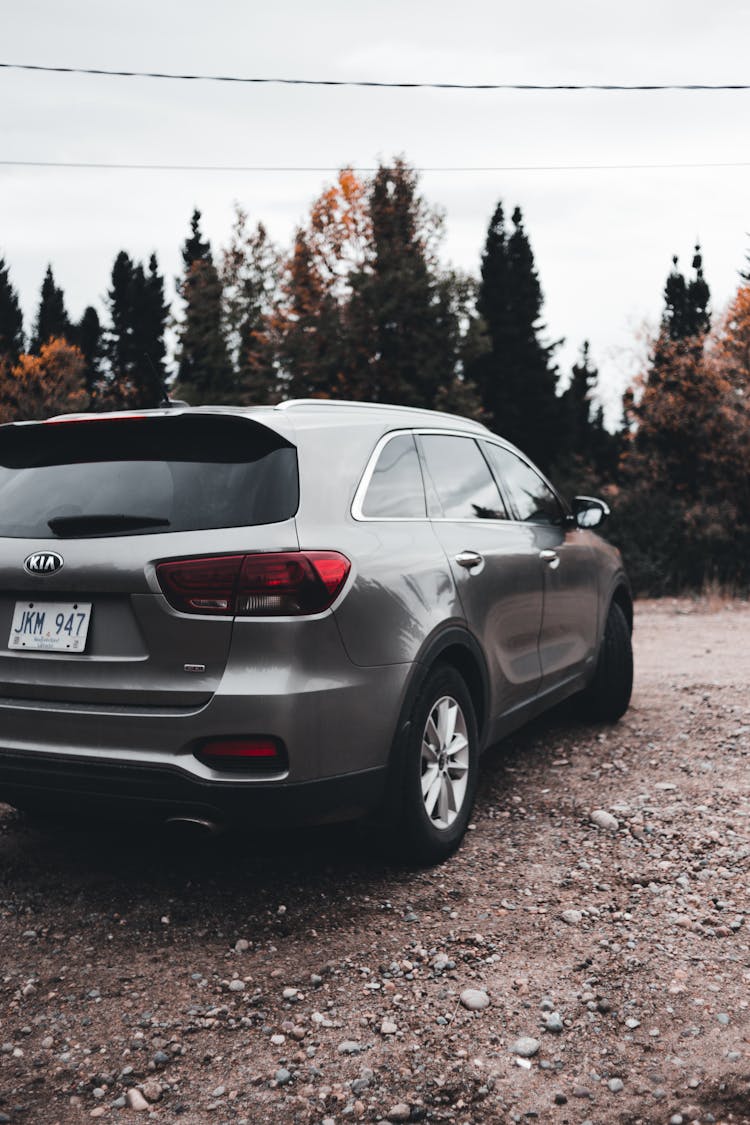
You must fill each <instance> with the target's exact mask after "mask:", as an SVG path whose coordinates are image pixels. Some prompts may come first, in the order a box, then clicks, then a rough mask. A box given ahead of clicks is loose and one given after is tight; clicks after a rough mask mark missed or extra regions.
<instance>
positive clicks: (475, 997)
mask: <svg viewBox="0 0 750 1125" xmlns="http://www.w3.org/2000/svg"><path fill="white" fill-rule="evenodd" d="M460 999H461V1003H462V1004H463V1006H464V1008H468V1009H469V1011H470V1012H481V1011H482V1009H483V1008H487V1007H489V1003H490V998H489V996H488V995H487V993H486V992H485V991H484V989H483V988H465V989H464V990H463V992H462V993H461V997H460Z"/></svg>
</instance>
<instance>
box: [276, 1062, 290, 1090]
mask: <svg viewBox="0 0 750 1125" xmlns="http://www.w3.org/2000/svg"><path fill="white" fill-rule="evenodd" d="M274 1078H275V1079H276V1081H277V1082H278V1084H279V1086H286V1085H287V1083H288V1082H291V1080H292V1076H291V1074H290V1073H289V1071H288V1070H287V1069H286V1067H283V1066H282V1067H280V1068H279V1070H277V1071H276V1073H275V1075H274Z"/></svg>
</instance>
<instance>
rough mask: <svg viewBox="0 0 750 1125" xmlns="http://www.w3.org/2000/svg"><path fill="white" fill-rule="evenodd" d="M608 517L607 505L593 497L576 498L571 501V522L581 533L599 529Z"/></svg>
mask: <svg viewBox="0 0 750 1125" xmlns="http://www.w3.org/2000/svg"><path fill="white" fill-rule="evenodd" d="M608 515H609V505H608V504H605V502H604V501H603V500H598V499H597V498H596V497H595V496H576V497H575V498H574V500H573V520H574V522H575V525H576V527H580V528H581V529H582V530H583V531H593V529H594V528H595V527H601V525H602V524H603V523H604V521H605V520H606V518H607V516H608Z"/></svg>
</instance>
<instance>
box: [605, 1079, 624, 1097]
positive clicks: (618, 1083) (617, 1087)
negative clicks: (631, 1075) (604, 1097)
mask: <svg viewBox="0 0 750 1125" xmlns="http://www.w3.org/2000/svg"><path fill="white" fill-rule="evenodd" d="M607 1085H608V1086H609V1088H610V1090H611V1091H612V1093H613V1094H619V1093H620V1091H621V1090H623V1089H624V1088H625V1087H624V1085H623V1081H622V1079H621V1078H610V1080H609V1082H608V1083H607Z"/></svg>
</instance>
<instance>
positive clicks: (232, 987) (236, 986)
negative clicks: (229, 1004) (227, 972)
mask: <svg viewBox="0 0 750 1125" xmlns="http://www.w3.org/2000/svg"><path fill="white" fill-rule="evenodd" d="M229 991H230V992H244V991H245V982H244V980H239V979H237V980H230V982H229Z"/></svg>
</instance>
